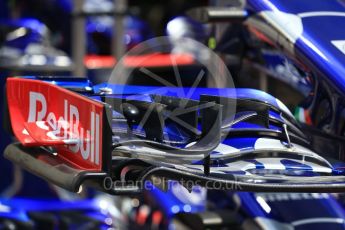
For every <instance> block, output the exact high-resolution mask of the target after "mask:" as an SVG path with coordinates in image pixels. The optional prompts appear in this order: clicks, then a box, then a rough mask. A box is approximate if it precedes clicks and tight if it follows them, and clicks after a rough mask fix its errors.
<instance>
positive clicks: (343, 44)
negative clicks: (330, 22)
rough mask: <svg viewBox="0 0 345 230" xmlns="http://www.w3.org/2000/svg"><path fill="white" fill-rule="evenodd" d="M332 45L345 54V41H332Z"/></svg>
mask: <svg viewBox="0 0 345 230" xmlns="http://www.w3.org/2000/svg"><path fill="white" fill-rule="evenodd" d="M331 42H332V44H333V45H334V46H335V47H337V48H338V50H340V51H341V52H342V53H343V54H345V40H334V41H331Z"/></svg>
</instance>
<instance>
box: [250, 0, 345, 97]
mask: <svg viewBox="0 0 345 230" xmlns="http://www.w3.org/2000/svg"><path fill="white" fill-rule="evenodd" d="M247 5H248V8H249V9H250V10H251V11H252V13H253V14H258V15H260V17H262V18H263V19H264V20H265V21H266V22H267V23H268V24H270V25H271V26H272V27H275V29H276V30H277V31H278V32H279V33H280V34H281V36H282V37H283V38H278V36H277V39H280V41H275V42H278V43H284V42H283V41H282V40H283V39H287V40H288V41H289V42H290V43H291V44H292V46H293V47H294V48H293V49H294V52H295V55H296V56H297V58H298V59H300V60H301V61H302V62H303V63H306V64H307V65H308V66H309V67H310V68H311V70H313V71H314V72H316V73H321V74H322V75H323V76H324V77H325V78H327V79H328V80H329V81H330V82H331V83H332V84H333V85H334V86H336V87H337V88H338V89H339V90H340V91H341V92H342V93H343V94H344V93H345V49H344V45H345V31H344V30H343V29H342V28H343V25H344V24H345V4H344V2H343V1H336V0H329V1H323V0H316V1H312V2H311V1H309V0H302V1H300V0H291V1H284V0H248V1H247Z"/></svg>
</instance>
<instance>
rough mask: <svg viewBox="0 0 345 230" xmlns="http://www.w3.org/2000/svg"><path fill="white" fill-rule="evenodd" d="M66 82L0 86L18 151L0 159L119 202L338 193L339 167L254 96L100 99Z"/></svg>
mask: <svg viewBox="0 0 345 230" xmlns="http://www.w3.org/2000/svg"><path fill="white" fill-rule="evenodd" d="M63 81H65V83H64V85H65V86H64V87H65V88H62V87H61V86H58V85H59V84H60V85H61V84H63V83H61V82H63ZM70 81H71V79H61V78H43V77H42V78H36V79H33V77H31V79H25V78H9V79H8V80H7V86H6V90H7V103H8V108H9V118H10V122H11V128H12V130H13V133H14V135H15V136H16V138H17V139H18V141H19V143H14V144H11V145H10V146H8V147H7V149H6V150H5V157H6V158H8V159H10V160H11V161H13V162H14V163H17V164H19V165H20V166H22V167H23V168H25V169H27V170H29V171H30V172H32V173H34V174H36V175H38V176H40V177H42V178H44V179H46V180H48V181H50V182H52V183H54V184H56V185H58V186H61V187H63V188H65V189H67V190H70V191H74V192H78V191H80V189H81V188H82V186H83V185H91V186H93V187H96V188H98V189H100V190H102V191H105V192H108V193H111V194H128V193H136V192H140V191H142V189H143V187H144V184H145V181H151V182H152V183H154V185H156V186H159V187H161V188H162V189H165V187H166V186H165V185H166V183H167V182H168V180H177V181H179V182H180V183H181V184H183V185H184V186H186V187H187V188H188V189H191V187H190V186H194V185H203V186H206V187H209V188H213V189H231V190H244V191H295V192H296V191H299V192H302V191H312V192H314V191H343V190H344V182H343V181H344V180H343V179H344V176H343V173H344V171H343V166H344V164H342V163H341V162H338V161H334V160H331V159H328V158H325V157H323V154H322V153H316V152H315V151H313V150H312V148H311V145H310V139H308V136H307V135H305V134H304V133H303V131H302V130H301V128H300V126H299V124H298V122H296V120H295V119H294V117H293V115H292V114H291V112H289V110H288V109H287V108H286V106H284V105H283V104H282V103H281V102H280V101H279V100H277V99H275V98H274V97H272V96H270V95H268V94H266V93H264V92H260V91H257V90H251V89H211V88H197V89H195V90H194V92H193V93H192V95H191V97H190V99H183V98H178V97H176V91H175V93H172V92H174V89H168V88H157V87H144V86H124V85H122V86H121V85H107V92H111V94H105V93H104V85H100V86H95V87H91V86H90V85H89V84H90V83H89V82H88V81H85V82H84V86H82V85H80V84H79V87H77V88H75V84H74V83H73V82H70ZM80 81H82V80H81V79H79V82H80ZM59 82H60V83H59ZM56 84H57V85H56ZM102 90H103V91H102ZM166 90H168V91H166ZM169 90H170V91H169ZM181 90H183V91H185V92H188V90H190V89H188V88H183V89H181ZM77 92H78V93H77ZM144 92H154V94H148V93H144ZM166 92H170V93H166ZM174 94H175V97H174V96H173V95H174ZM185 95H186V94H185ZM147 111H149V113H148V112H147ZM144 117H145V122H143V118H144Z"/></svg>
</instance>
